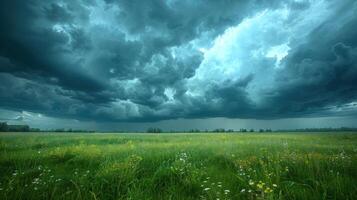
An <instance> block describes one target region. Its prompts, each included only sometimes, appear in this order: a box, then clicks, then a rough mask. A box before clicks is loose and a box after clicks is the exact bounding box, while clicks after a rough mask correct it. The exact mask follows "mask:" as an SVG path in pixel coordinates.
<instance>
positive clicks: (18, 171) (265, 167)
mask: <svg viewBox="0 0 357 200" xmlns="http://www.w3.org/2000/svg"><path fill="white" fill-rule="evenodd" d="M0 199H2V200H10V199H11V200H14V199H34V200H40V199H86V200H87V199H88V200H89V199H93V200H96V199H98V200H99V199H115V200H118V199H135V200H136V199H138V200H144V199H152V200H157V199H164V200H169V199H185V200H186V199H192V200H193V199H194V200H196V199H207V200H208V199H209V200H211V199H212V200H218V199H221V200H223V199H232V200H233V199H344V200H345V199H357V134H356V133H196V134H187V133H182V134H179V133H175V134H171V133H167V134H166V133H163V134H144V133H143V134H114V133H113V134H108V133H88V134H84V133H0Z"/></svg>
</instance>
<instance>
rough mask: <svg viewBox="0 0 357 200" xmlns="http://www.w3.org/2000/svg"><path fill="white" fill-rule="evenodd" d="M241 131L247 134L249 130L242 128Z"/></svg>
mask: <svg viewBox="0 0 357 200" xmlns="http://www.w3.org/2000/svg"><path fill="white" fill-rule="evenodd" d="M239 131H240V132H243V133H245V132H247V129H245V128H241V129H240V130H239Z"/></svg>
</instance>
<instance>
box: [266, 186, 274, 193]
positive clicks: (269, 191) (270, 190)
mask: <svg viewBox="0 0 357 200" xmlns="http://www.w3.org/2000/svg"><path fill="white" fill-rule="evenodd" d="M264 192H265V193H271V192H273V190H272V189H270V188H269V187H267V188H266V189H265V190H264Z"/></svg>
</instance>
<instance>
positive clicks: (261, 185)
mask: <svg viewBox="0 0 357 200" xmlns="http://www.w3.org/2000/svg"><path fill="white" fill-rule="evenodd" d="M264 185H265V183H263V182H262V181H259V183H258V184H257V187H258V188H259V189H262V188H263V187H264Z"/></svg>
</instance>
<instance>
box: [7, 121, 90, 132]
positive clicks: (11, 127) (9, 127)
mask: <svg viewBox="0 0 357 200" xmlns="http://www.w3.org/2000/svg"><path fill="white" fill-rule="evenodd" d="M0 132H73V133H88V132H89V133H92V132H94V131H91V130H76V129H71V128H69V129H64V128H61V129H50V130H41V129H39V128H31V127H30V126H28V125H9V124H7V123H6V122H0Z"/></svg>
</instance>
